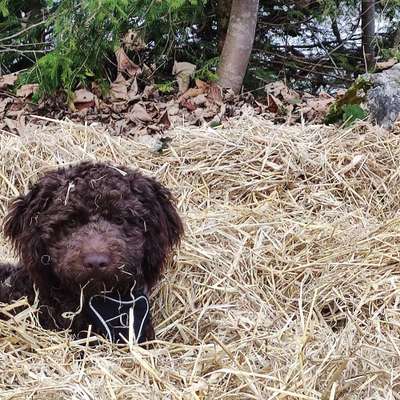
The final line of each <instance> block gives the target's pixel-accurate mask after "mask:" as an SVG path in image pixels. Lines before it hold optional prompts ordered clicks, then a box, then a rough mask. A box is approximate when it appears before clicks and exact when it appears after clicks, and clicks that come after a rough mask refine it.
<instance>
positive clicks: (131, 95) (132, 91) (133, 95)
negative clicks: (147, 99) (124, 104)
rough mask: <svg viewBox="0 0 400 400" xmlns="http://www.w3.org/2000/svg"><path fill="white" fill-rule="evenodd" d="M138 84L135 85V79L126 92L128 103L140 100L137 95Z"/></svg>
mask: <svg viewBox="0 0 400 400" xmlns="http://www.w3.org/2000/svg"><path fill="white" fill-rule="evenodd" d="M138 91H139V88H138V83H137V79H136V78H135V79H134V80H133V81H132V83H131V86H130V87H129V90H128V100H129V101H133V100H137V99H140V95H138Z"/></svg>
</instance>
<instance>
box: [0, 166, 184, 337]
mask: <svg viewBox="0 0 400 400" xmlns="http://www.w3.org/2000/svg"><path fill="white" fill-rule="evenodd" d="M4 233H5V236H6V237H7V238H9V239H10V240H11V242H12V244H13V246H14V248H15V250H16V252H17V254H18V255H19V258H20V266H17V267H11V266H10V265H0V283H1V284H0V301H3V302H10V301H12V300H13V299H17V298H19V297H21V296H22V295H26V296H28V299H29V300H30V301H32V300H33V298H34V291H33V287H34V285H35V286H36V287H37V289H38V291H39V300H40V305H41V306H42V307H41V314H40V316H41V323H42V325H43V327H45V328H48V329H64V328H68V327H69V325H70V321H69V320H67V319H65V318H64V317H63V316H62V314H63V313H64V312H66V311H70V312H75V311H76V310H78V309H79V306H80V298H81V293H83V295H84V297H83V301H84V306H85V303H86V302H87V299H88V298H89V296H91V295H93V294H97V293H99V292H102V291H118V292H119V293H121V294H124V293H128V292H129V290H131V288H132V287H133V286H135V288H136V289H138V290H142V291H145V292H146V293H148V292H149V291H150V290H151V289H152V287H153V286H154V284H155V283H156V282H157V280H158V279H159V277H160V274H161V272H162V269H163V267H164V265H165V262H166V260H167V258H168V255H169V254H170V252H171V250H172V249H173V248H174V246H176V245H177V244H178V243H179V241H180V238H181V236H182V234H183V227H182V222H181V219H180V217H179V215H178V214H177V211H176V209H175V206H174V204H173V201H172V197H171V194H170V192H169V191H168V190H167V189H166V188H165V187H163V186H162V185H161V184H159V183H158V182H156V181H155V180H154V179H152V178H149V177H146V176H144V175H142V174H141V173H140V172H138V171H133V170H131V169H128V168H125V167H113V166H111V165H107V164H101V163H93V164H92V163H89V162H83V163H80V164H78V165H75V166H72V167H69V168H61V169H58V170H55V171H51V172H48V173H47V174H45V175H44V176H43V177H41V178H40V179H39V181H38V182H37V183H36V184H35V185H33V187H32V188H31V190H30V191H29V192H28V193H27V194H26V195H24V196H20V197H18V198H17V199H15V200H14V201H13V202H12V203H11V207H10V210H9V214H8V215H7V217H6V219H5V223H4ZM87 327H88V320H87V318H86V315H85V307H84V308H83V311H82V312H81V313H80V314H79V315H78V316H76V317H75V318H74V321H73V324H72V329H73V331H75V332H77V333H78V332H80V331H81V330H84V329H87ZM148 331H149V332H150V333H149V334H148V336H151V335H152V333H151V332H152V327H151V326H150V327H148ZM148 338H149V339H150V338H151V337H148Z"/></svg>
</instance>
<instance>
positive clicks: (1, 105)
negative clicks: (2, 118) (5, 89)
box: [0, 97, 13, 115]
mask: <svg viewBox="0 0 400 400" xmlns="http://www.w3.org/2000/svg"><path fill="white" fill-rule="evenodd" d="M12 102H13V100H12V99H11V98H10V97H6V98H2V99H0V115H2V114H3V113H4V112H5V110H6V107H7V106H8V104H10V103H12Z"/></svg>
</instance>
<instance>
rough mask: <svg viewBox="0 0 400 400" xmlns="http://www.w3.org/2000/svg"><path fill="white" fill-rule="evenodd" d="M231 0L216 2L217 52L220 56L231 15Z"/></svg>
mask: <svg viewBox="0 0 400 400" xmlns="http://www.w3.org/2000/svg"><path fill="white" fill-rule="evenodd" d="M231 8H232V0H217V5H216V7H215V13H216V15H217V26H218V31H217V38H218V51H219V53H220V54H221V52H222V50H223V48H224V44H225V38H226V32H227V31H228V26H229V16H230V15H231Z"/></svg>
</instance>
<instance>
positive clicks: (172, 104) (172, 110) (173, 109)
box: [167, 100, 179, 116]
mask: <svg viewBox="0 0 400 400" xmlns="http://www.w3.org/2000/svg"><path fill="white" fill-rule="evenodd" d="M167 111H168V115H169V116H172V115H177V114H179V103H177V102H176V101H175V100H170V101H169V102H168V103H167Z"/></svg>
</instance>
